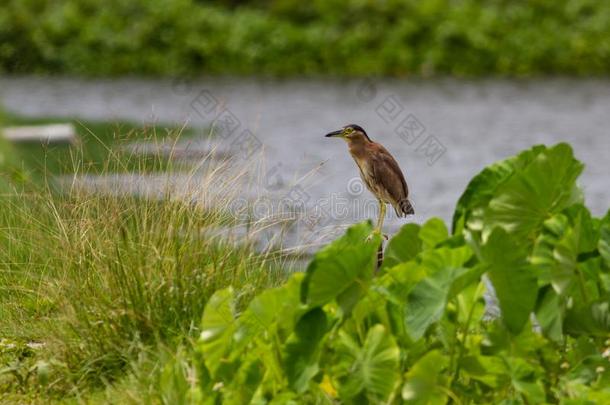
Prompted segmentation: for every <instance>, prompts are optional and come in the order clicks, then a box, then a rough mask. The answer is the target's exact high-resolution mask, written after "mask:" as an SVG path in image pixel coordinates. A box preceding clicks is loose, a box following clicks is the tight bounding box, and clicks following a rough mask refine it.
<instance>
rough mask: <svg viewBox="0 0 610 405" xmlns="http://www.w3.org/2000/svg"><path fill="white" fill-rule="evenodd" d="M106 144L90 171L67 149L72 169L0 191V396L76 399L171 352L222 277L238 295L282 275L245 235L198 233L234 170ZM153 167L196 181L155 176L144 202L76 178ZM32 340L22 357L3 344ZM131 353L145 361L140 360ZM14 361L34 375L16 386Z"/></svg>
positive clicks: (221, 213) (224, 221)
mask: <svg viewBox="0 0 610 405" xmlns="http://www.w3.org/2000/svg"><path fill="white" fill-rule="evenodd" d="M149 141H154V140H153V139H149ZM162 141H163V142H167V140H162ZM115 146H116V145H115ZM117 150H119V148H116V147H115V148H110V147H109V151H110V153H109V154H108V156H109V157H108V160H107V161H105V162H103V164H102V165H101V167H95V169H94V171H93V172H92V169H91V166H88V165H85V164H83V161H82V153H81V152H79V151H77V152H74V153H73V154H72V159H71V162H70V165H72V172H73V173H74V174H73V175H72V177H68V178H66V177H64V178H63V179H62V181H56V180H53V179H49V180H48V181H47V182H46V187H44V188H42V189H40V188H35V189H32V190H26V191H19V192H13V193H10V194H5V195H4V196H3V198H1V199H0V339H4V341H5V344H4V346H3V347H4V349H2V347H0V369H2V366H3V365H7V364H8V365H9V366H10V367H13V368H14V369H15V370H13V371H11V372H4V373H2V372H0V399H2V395H3V394H2V393H3V392H4V395H7V393H13V394H14V393H15V392H16V391H18V390H22V391H24V392H26V393H28V392H29V393H32V392H35V393H38V394H40V393H44V394H45V395H51V396H55V397H57V398H62V397H65V396H66V395H82V394H83V393H87V392H91V391H92V390H96V389H99V388H103V387H105V386H107V384H108V383H111V382H113V381H115V380H117V379H118V378H120V377H122V376H124V375H125V374H126V373H127V372H128V371H131V372H132V378H133V375H137V371H134V367H133V366H134V364H135V365H138V364H146V368H150V369H154V368H155V365H154V363H155V353H156V351H157V348H159V347H164V348H169V351H170V352H171V350H172V349H171V348H175V347H178V346H180V345H181V343H182V342H184V341H185V340H188V339H189V338H191V337H193V336H196V335H197V332H198V325H199V320H200V319H199V318H200V315H201V313H202V311H203V308H204V306H205V303H206V301H207V299H208V298H209V297H210V296H211V294H212V293H213V292H214V291H216V290H217V289H219V288H222V287H225V286H229V285H232V286H233V287H234V288H235V289H236V290H237V291H239V292H240V295H241V298H242V300H243V302H244V303H245V302H247V301H248V299H249V297H251V296H253V295H254V294H255V293H256V292H257V291H259V290H261V289H263V288H266V287H269V286H273V285H276V284H278V283H279V282H280V281H281V280H282V279H283V272H282V269H281V268H282V266H281V263H278V262H277V259H276V257H275V256H274V255H271V254H270V253H262V254H261V253H257V252H255V251H254V250H253V248H252V246H251V244H249V243H248V240H247V237H246V239H245V240H242V243H237V242H236V241H230V240H224V239H218V238H213V237H210V236H209V235H210V232H209V230H210V229H217V228H218V227H222V226H225V225H229V224H230V223H231V219H230V217H229V216H227V213H226V209H225V208H226V207H225V205H226V204H228V202H230V201H231V198H232V197H233V196H232V194H234V193H235V190H236V187H234V184H235V181H237V179H238V178H240V177H241V176H243V174H244V171H245V169H243V168H236V167H235V166H234V165H231V164H230V163H229V162H226V161H218V160H216V159H214V158H213V156H212V155H210V156H208V157H206V158H205V159H203V160H202V161H201V162H200V164H199V165H197V166H196V167H195V168H191V169H188V170H186V169H185V168H184V167H176V168H174V167H173V165H172V163H171V162H170V161H168V159H166V158H163V157H161V156H159V157H153V158H152V161H151V158H150V157H148V158H142V157H141V156H138V155H136V154H121V153H118V152H115V151H117ZM158 165H162V166H163V169H165V170H166V172H165V173H164V174H161V175H159V174H158V172H156V173H157V174H156V175H157V176H160V177H161V178H165V179H166V180H167V179H169V178H170V177H169V176H171V175H173V174H179V175H181V176H183V177H186V178H189V177H190V178H192V179H197V180H196V181H194V182H190V183H189V184H191V186H190V189H189V188H187V189H182V190H181V191H180V192H179V193H175V190H172V188H171V187H170V184H169V180H167V181H168V187H167V188H166V191H164V192H163V193H162V194H161V195H158V194H157V195H155V198H150V197H151V196H150V195H148V196H143V195H137V194H134V195H129V194H126V193H124V192H123V191H124V190H122V189H120V188H117V187H116V186H113V185H112V184H107V185H106V186H105V187H104V188H103V189H99V188H95V189H91V188H90V187H87V182H86V181H85V182H83V181H82V180H80V179H83V178H89V179H90V180H91V179H92V177H91V176H93V175H96V176H97V175H102V176H105V175H111V174H112V173H115V172H116V171H121V169H124V168H125V167H130V168H132V169H134V168H135V174H132V175H134V176H136V177H137V176H147V175H149V174H150V173H151V172H155V170H154V169H155V167H156V166H158ZM87 175H89V176H90V177H87ZM201 201H203V202H204V203H203V204H202V203H198V202H201ZM7 342H10V344H9V343H7ZM32 343H36V344H37V345H36V346H37V347H42V348H41V349H36V350H30V351H29V352H30V354H29V355H28V356H25V357H20V356H19V355H17V354H16V351H15V350H13V351H12V352H11V350H10V349H11V348H12V349H14V348H15V347H24V345H29V346H28V347H30V346H32ZM40 344H42V345H40ZM7 348H8V349H7ZM143 356H145V357H146V358H147V359H149V360H148V361H147V362H144V363H142V358H143ZM41 361H42V362H43V363H40V362H41ZM40 364H44V365H45V367H46V368H45V369H44V371H45V373H47V374H48V375H47V374H44V378H41V377H40V373H39V372H38V371H40V370H39V369H40V367H39V366H40ZM20 368H21V369H20ZM136 368H137V367H136ZM25 369H28V370H34V371H35V372H34V373H33V376H32V377H31V378H28V379H27V381H25V382H24V381H21V383H22V384H23V385H26V386H24V387H20V388H18V389H17V388H16V386H17V385H19V381H20V380H19V378H16V376H17V375H19V373H21V375H22V376H23V375H24V374H27V373H26V372H25V371H24V370H25ZM30 374H32V373H30ZM28 376H29V375H28ZM46 398H48V397H46Z"/></svg>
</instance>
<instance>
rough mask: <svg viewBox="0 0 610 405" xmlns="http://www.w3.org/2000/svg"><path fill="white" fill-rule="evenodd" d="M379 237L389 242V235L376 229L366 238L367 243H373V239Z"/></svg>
mask: <svg viewBox="0 0 610 405" xmlns="http://www.w3.org/2000/svg"><path fill="white" fill-rule="evenodd" d="M377 235H379V236H381V237H382V238H383V239H385V240H388V235H386V234H385V233H381V231H380V230H378V229H375V230H374V231H373V232H371V234H370V235H369V236H367V237H366V241H367V242H370V241H372V240H373V238H374V237H375V236H377Z"/></svg>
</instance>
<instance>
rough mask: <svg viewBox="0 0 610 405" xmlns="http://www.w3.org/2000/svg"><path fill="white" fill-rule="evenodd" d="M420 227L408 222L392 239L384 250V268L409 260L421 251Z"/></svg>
mask: <svg viewBox="0 0 610 405" xmlns="http://www.w3.org/2000/svg"><path fill="white" fill-rule="evenodd" d="M419 230H420V227H419V225H417V224H406V225H404V226H403V227H402V228H400V231H398V233H397V234H396V235H394V236H393V237H392V239H390V241H389V242H388V246H387V247H386V249H385V252H384V258H383V265H382V267H381V268H382V270H384V269H389V268H391V267H394V266H395V265H397V264H399V263H404V262H408V261H409V260H411V259H413V258H415V256H417V254H418V253H419V252H420V251H421V248H422V241H421V239H420V238H419V237H418V235H419Z"/></svg>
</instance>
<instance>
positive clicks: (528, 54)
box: [0, 0, 610, 77]
mask: <svg viewBox="0 0 610 405" xmlns="http://www.w3.org/2000/svg"><path fill="white" fill-rule="evenodd" d="M0 72H4V73H19V74H29V73H59V74H69V75H74V74H77V75H93V76H114V75H124V74H137V75H193V76H197V75H203V74H215V75H218V74H221V75H224V74H229V75H252V74H253V75H270V76H291V75H298V76H302V75H306V76H317V75H331V76H365V75H383V76H399V77H403V76H409V75H416V76H433V75H452V76H490V75H493V76H498V75H500V76H518V77H520V76H531V75H579V76H580V75H607V74H608V73H609V72H610V2H607V1H596V0H555V1H547V0H387V1H379V0H314V1H309V2H305V1H299V0H259V1H255V0H216V1H204V0H199V1H197V0H128V1H124V0H108V1H105V2H103V3H102V2H100V1H98V0H4V1H3V5H2V7H1V8H0Z"/></svg>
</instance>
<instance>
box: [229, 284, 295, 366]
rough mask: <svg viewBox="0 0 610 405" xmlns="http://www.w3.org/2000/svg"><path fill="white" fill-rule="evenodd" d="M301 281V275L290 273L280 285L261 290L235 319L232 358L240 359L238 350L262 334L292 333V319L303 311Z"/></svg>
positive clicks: (293, 320) (293, 321)
mask: <svg viewBox="0 0 610 405" xmlns="http://www.w3.org/2000/svg"><path fill="white" fill-rule="evenodd" d="M302 279H303V274H302V273H298V274H294V275H293V276H292V277H291V278H290V280H288V282H287V283H286V284H284V285H283V286H281V287H278V288H273V289H269V290H265V291H263V292H262V293H261V294H259V295H257V296H256V297H255V298H254V299H253V300H252V301H251V302H250V304H249V305H248V308H246V310H245V311H244V312H243V313H242V314H241V316H240V317H239V322H238V326H237V330H236V331H235V334H234V338H235V347H234V348H233V354H232V356H240V350H241V349H243V348H244V347H245V346H246V345H247V344H248V343H250V342H251V340H252V339H254V338H256V337H260V336H262V335H263V334H273V333H276V332H277V331H278V330H283V331H292V329H293V328H294V323H295V321H296V318H297V317H298V315H299V314H300V313H302V312H304V310H305V307H304V306H303V305H302V304H301V299H300V288H301V281H302Z"/></svg>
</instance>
